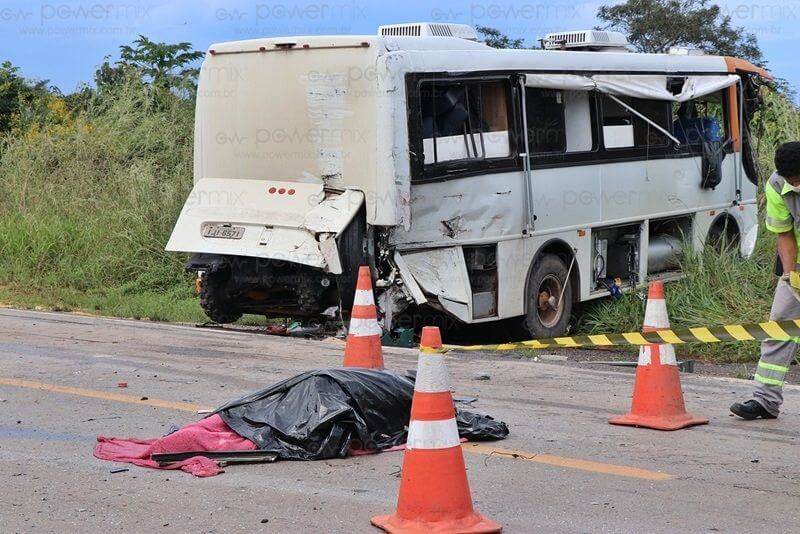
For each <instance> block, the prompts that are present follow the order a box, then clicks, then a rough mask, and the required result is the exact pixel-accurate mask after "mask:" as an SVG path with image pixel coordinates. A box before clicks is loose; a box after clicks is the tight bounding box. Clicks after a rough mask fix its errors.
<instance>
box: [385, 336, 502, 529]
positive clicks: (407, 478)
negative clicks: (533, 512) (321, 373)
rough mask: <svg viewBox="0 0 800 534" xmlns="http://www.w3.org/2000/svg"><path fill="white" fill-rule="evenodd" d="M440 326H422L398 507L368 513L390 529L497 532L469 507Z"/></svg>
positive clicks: (470, 505)
mask: <svg viewBox="0 0 800 534" xmlns="http://www.w3.org/2000/svg"><path fill="white" fill-rule="evenodd" d="M441 347H442V337H441V335H440V334H439V329H438V328H436V327H432V326H426V327H425V328H423V329H422V340H421V341H420V353H419V362H418V364H417V379H416V383H415V385H414V398H413V400H412V401H411V422H410V423H409V425H408V440H407V442H406V452H405V456H404V458H403V472H402V476H401V479H400V495H399V497H398V498H397V510H396V511H395V512H394V513H393V514H391V515H380V516H375V517H373V518H372V524H373V525H375V526H376V527H378V528H381V529H383V530H385V531H386V532H389V533H420V534H422V533H424V534H430V533H435V532H463V533H474V532H500V531H501V530H502V528H503V527H502V526H500V525H499V524H498V523H495V522H494V521H492V520H490V519H487V518H485V517H483V516H482V515H480V514H479V513H477V512H476V511H475V510H474V509H473V508H472V496H471V495H470V491H469V483H468V482H467V471H466V468H465V467H464V454H463V453H462V452H461V445H460V441H459V438H458V428H457V426H456V419H455V409H454V408H453V397H452V396H451V395H450V383H449V380H448V378H447V367H446V366H445V361H444V353H443V352H442V351H441Z"/></svg>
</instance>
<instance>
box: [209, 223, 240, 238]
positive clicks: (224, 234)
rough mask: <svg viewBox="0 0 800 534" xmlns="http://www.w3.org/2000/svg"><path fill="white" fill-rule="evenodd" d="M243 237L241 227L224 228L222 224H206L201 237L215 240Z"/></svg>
mask: <svg viewBox="0 0 800 534" xmlns="http://www.w3.org/2000/svg"><path fill="white" fill-rule="evenodd" d="M243 235H244V227H242V226H226V225H224V224H208V225H206V226H205V227H204V228H203V237H212V238H215V239H241V238H242V236H243Z"/></svg>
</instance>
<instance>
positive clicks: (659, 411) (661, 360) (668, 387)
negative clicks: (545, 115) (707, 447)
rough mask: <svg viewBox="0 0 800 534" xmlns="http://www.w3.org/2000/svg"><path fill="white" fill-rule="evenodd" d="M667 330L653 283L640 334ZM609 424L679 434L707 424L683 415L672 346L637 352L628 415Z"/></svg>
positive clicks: (659, 287)
mask: <svg viewBox="0 0 800 534" xmlns="http://www.w3.org/2000/svg"><path fill="white" fill-rule="evenodd" d="M668 328H669V317H668V316H667V303H666V301H665V300H664V283H663V282H653V283H652V284H650V289H649V291H648V294H647V306H646V308H645V312H644V328H643V331H644V332H653V331H656V330H664V329H668ZM608 422H609V423H611V424H612V425H628V426H641V427H646V428H655V429H656V430H678V429H679V428H685V427H687V426H692V425H704V424H706V423H708V419H704V418H702V417H694V416H692V415H690V414H688V413H686V407H685V406H684V404H683V391H682V390H681V378H680V374H679V372H678V362H677V360H676V359H675V349H674V347H673V346H672V345H643V346H642V347H640V348H639V365H638V366H637V367H636V380H635V383H634V386H633V401H632V403H631V411H630V412H629V413H628V414H626V415H623V416H622V417H615V418H613V419H609V420H608Z"/></svg>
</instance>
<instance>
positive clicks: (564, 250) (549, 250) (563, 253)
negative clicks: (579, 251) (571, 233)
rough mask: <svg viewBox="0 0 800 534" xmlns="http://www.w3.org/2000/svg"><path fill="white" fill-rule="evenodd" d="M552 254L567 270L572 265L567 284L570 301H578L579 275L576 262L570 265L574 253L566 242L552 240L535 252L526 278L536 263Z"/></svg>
mask: <svg viewBox="0 0 800 534" xmlns="http://www.w3.org/2000/svg"><path fill="white" fill-rule="evenodd" d="M547 254H552V255H554V256H557V257H558V258H560V259H561V261H563V262H564V264H565V265H566V266H567V269H568V270H569V267H570V265H572V270H571V271H570V275H569V284H570V285H571V286H572V288H573V291H572V300H573V302H577V301H578V300H580V291H579V290H578V288H580V285H579V284H580V275H579V271H578V262H577V260H576V261H575V264H574V265H573V264H572V260H573V258H575V251H574V250H573V249H572V247H571V246H569V245H568V244H567V243H566V242H564V241H561V240H560V239H554V240H552V241H549V242H547V243H545V244H544V245H542V247H541V248H540V249H539V250H538V251H537V252H536V254H535V255H534V258H533V261H532V262H531V265H530V267H529V268H528V278H530V273H531V271H532V270H533V267H534V265H536V262H538V261H539V260H541V258H543V257H544V256H545V255H547ZM526 294H527V282H526Z"/></svg>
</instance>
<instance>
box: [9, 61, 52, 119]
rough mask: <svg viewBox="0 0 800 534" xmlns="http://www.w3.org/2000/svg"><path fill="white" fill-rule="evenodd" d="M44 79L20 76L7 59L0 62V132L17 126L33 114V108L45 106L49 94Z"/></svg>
mask: <svg viewBox="0 0 800 534" xmlns="http://www.w3.org/2000/svg"><path fill="white" fill-rule="evenodd" d="M47 83H48V82H47V81H46V80H39V81H31V80H28V79H26V78H24V77H23V76H22V74H20V71H19V67H15V66H14V65H12V64H11V62H9V61H4V62H3V63H0V134H3V133H6V132H9V131H10V130H11V129H12V128H13V127H15V126H16V127H19V124H20V122H21V121H24V120H25V119H23V118H22V115H23V114H25V115H26V116H27V117H28V119H30V117H31V116H33V115H34V114H35V108H37V107H39V108H41V106H45V107H46V102H47V101H48V100H49V97H50V96H51V95H50V93H49V89H48V87H47Z"/></svg>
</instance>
